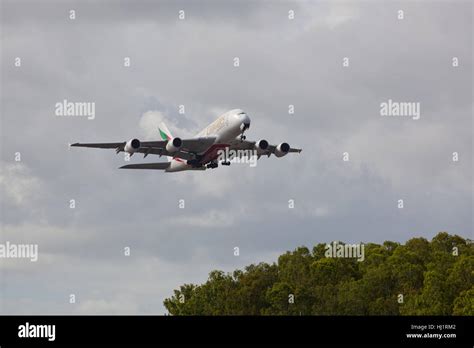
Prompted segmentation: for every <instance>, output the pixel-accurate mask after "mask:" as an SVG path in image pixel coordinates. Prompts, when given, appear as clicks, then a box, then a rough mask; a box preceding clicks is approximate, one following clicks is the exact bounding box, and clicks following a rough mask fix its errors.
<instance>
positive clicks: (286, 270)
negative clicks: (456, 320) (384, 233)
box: [164, 232, 474, 315]
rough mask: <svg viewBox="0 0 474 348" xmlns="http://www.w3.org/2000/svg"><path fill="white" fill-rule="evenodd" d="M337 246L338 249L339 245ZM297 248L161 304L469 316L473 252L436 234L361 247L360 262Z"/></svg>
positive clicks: (193, 310) (207, 311) (473, 296)
mask: <svg viewBox="0 0 474 348" xmlns="http://www.w3.org/2000/svg"><path fill="white" fill-rule="evenodd" d="M341 244H342V243H341ZM325 248H326V244H318V245H316V246H314V247H313V249H312V250H311V251H310V250H309V249H308V248H307V247H299V248H297V249H296V250H294V251H292V252H286V253H285V254H283V255H281V256H280V257H279V258H278V261H277V262H276V263H273V264H267V263H260V264H257V265H254V264H252V265H250V266H247V267H245V269H244V270H235V271H234V272H233V273H224V272H222V271H217V270H216V271H212V272H211V273H210V274H209V279H208V280H207V281H206V282H205V283H204V284H201V285H195V284H184V285H182V286H181V287H180V288H179V290H174V295H173V296H171V297H170V298H167V299H165V301H164V305H165V307H166V309H167V310H168V312H169V314H171V315H474V246H473V244H471V241H470V240H466V239H464V238H462V237H459V236H457V235H454V236H453V235H449V234H448V233H446V232H441V233H439V234H438V235H436V236H435V237H434V238H433V239H432V240H431V242H430V241H428V240H426V239H425V238H413V239H410V240H409V241H407V242H406V243H405V244H404V245H403V244H399V243H395V242H390V241H386V242H384V243H383V244H382V245H379V244H375V243H368V244H364V251H365V257H364V260H363V261H357V259H356V258H343V257H327V256H325Z"/></svg>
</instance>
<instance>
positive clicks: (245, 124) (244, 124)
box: [239, 113, 250, 131]
mask: <svg viewBox="0 0 474 348" xmlns="http://www.w3.org/2000/svg"><path fill="white" fill-rule="evenodd" d="M239 118H240V122H241V125H240V129H242V131H244V130H246V129H249V128H250V117H249V115H247V114H245V113H242V114H240V115H239Z"/></svg>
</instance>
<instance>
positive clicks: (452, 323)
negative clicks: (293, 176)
mask: <svg viewBox="0 0 474 348" xmlns="http://www.w3.org/2000/svg"><path fill="white" fill-rule="evenodd" d="M26 323H29V325H30V328H31V325H32V324H34V325H45V324H47V325H55V339H54V341H49V340H48V338H47V337H43V338H31V337H28V338H25V337H19V328H20V325H26ZM423 328H424V329H423ZM422 329H423V330H422ZM473 331H474V330H473V320H472V317H439V316H437V317H433V316H424V317H420V316H417V317H413V316H400V317H394V316H383V317H375V316H370V317H349V316H344V317H343V316H339V317H334V316H300V317H239V316H234V317H231V316H228V317H172V316H0V346H1V347H2V348H4V347H7V348H8V347H9V346H12V345H22V346H24V345H30V344H33V345H38V344H42V345H43V344H47V345H54V344H85V343H88V344H133V345H137V344H152V343H167V344H179V343H185V344H186V343H192V344H223V343H259V344H265V343H267V344H268V343H270V344H271V343H284V344H303V343H309V344H330V345H331V344H347V345H351V344H394V345H399V344H408V345H430V346H433V345H439V344H443V345H449V346H454V345H456V346H459V345H462V346H466V347H467V346H469V347H472V343H473V342H474V335H473ZM407 334H421V335H427V334H428V335H432V334H449V335H452V334H455V336H456V337H450V338H447V337H442V338H433V337H424V338H408V337H407Z"/></svg>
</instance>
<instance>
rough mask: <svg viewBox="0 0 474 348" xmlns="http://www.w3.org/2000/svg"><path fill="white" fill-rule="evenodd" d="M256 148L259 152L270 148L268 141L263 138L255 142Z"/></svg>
mask: <svg viewBox="0 0 474 348" xmlns="http://www.w3.org/2000/svg"><path fill="white" fill-rule="evenodd" d="M255 149H256V150H257V153H258V154H262V153H264V152H265V151H266V150H267V149H268V141H266V140H264V139H262V140H259V141H257V142H256V143H255Z"/></svg>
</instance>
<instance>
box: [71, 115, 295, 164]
mask: <svg viewBox="0 0 474 348" xmlns="http://www.w3.org/2000/svg"><path fill="white" fill-rule="evenodd" d="M249 128H250V117H249V116H248V114H247V113H246V112H244V111H243V110H241V109H234V110H230V111H227V112H226V113H224V114H222V115H221V116H220V117H218V118H217V119H216V120H215V121H214V122H212V123H211V124H210V125H209V126H207V127H206V128H204V129H203V130H202V131H201V132H199V133H198V134H197V135H196V136H195V137H193V138H190V139H181V138H179V137H173V136H172V135H171V133H170V131H169V130H168V128H167V127H166V125H165V124H164V123H161V124H160V127H159V128H158V130H159V133H160V136H161V138H162V140H158V141H140V140H138V139H130V140H129V141H126V142H117V143H75V144H71V145H70V146H77V147H91V148H99V149H115V151H116V153H117V154H118V153H119V152H126V153H128V154H129V155H130V156H131V155H133V154H134V153H143V154H144V156H143V157H144V158H145V157H146V156H148V155H150V154H153V155H159V156H160V157H161V156H167V157H168V162H158V163H140V164H128V165H125V166H122V167H120V169H157V170H164V171H165V172H180V171H185V170H205V169H213V168H217V167H218V165H219V163H218V162H219V157H220V155H221V154H222V153H223V150H225V149H227V150H252V151H254V153H255V154H256V155H257V159H258V158H260V157H261V156H262V155H267V156H268V157H270V155H271V154H274V155H275V156H276V157H283V156H285V155H287V154H288V153H290V152H297V153H300V152H301V149H294V148H292V147H290V145H288V143H280V144H279V145H270V144H269V143H268V141H266V140H265V139H262V140H259V141H248V140H246V136H245V135H244V133H245V131H246V130H248V129H249ZM221 164H222V165H225V166H228V165H230V161H229V160H228V158H224V160H223V161H221Z"/></svg>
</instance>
